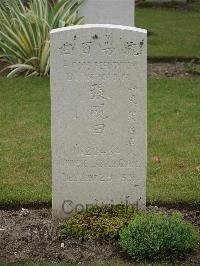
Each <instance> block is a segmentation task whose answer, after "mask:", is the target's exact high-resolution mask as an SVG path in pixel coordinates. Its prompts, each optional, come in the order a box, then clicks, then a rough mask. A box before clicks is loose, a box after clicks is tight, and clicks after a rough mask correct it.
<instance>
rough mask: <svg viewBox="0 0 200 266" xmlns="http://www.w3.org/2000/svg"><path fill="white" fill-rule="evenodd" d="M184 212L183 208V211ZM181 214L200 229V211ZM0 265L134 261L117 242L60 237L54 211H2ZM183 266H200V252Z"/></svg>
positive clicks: (188, 258)
mask: <svg viewBox="0 0 200 266" xmlns="http://www.w3.org/2000/svg"><path fill="white" fill-rule="evenodd" d="M148 209H149V210H154V211H162V212H165V213H172V212H174V211H177V209H168V208H166V207H157V206H149V207H148ZM179 209H180V208H179ZM181 213H182V214H183V217H184V219H185V220H187V221H189V222H191V223H192V224H194V225H195V226H196V227H197V228H198V229H200V208H199V207H197V208H196V209H192V210H186V209H182V210H181ZM0 239H1V240H0V262H4V263H5V262H19V261H23V262H24V261H46V262H50V261H63V260H64V261H68V262H77V263H80V264H83V263H86V265H87V263H89V262H94V261H111V262H113V265H114V262H115V261H118V262H119V261H121V262H127V263H131V265H136V264H134V261H132V260H131V259H128V258H127V256H126V255H125V254H124V253H122V252H121V251H120V248H119V247H118V244H117V242H115V241H107V242H105V241H100V240H88V241H80V240H76V239H73V238H69V237H64V236H62V235H61V234H60V231H59V223H58V222H56V221H53V220H52V217H51V209H50V208H42V209H23V208H22V209H20V210H10V211H9V210H0ZM178 264H181V265H182V264H183V265H200V248H199V249H198V250H197V252H195V253H194V254H192V255H190V256H188V257H187V258H186V259H185V260H184V261H181V262H178ZM176 265H177V264H176Z"/></svg>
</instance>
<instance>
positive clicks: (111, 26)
mask: <svg viewBox="0 0 200 266" xmlns="http://www.w3.org/2000/svg"><path fill="white" fill-rule="evenodd" d="M100 28H106V29H119V30H127V31H133V32H139V33H144V34H147V30H145V29H141V28H136V27H130V26H123V25H114V24H84V25H75V26H68V27H62V28H59V29H53V30H51V31H50V34H51V35H52V34H56V33H58V32H63V31H72V30H78V29H100Z"/></svg>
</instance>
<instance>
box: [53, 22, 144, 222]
mask: <svg viewBox="0 0 200 266" xmlns="http://www.w3.org/2000/svg"><path fill="white" fill-rule="evenodd" d="M146 46H147V44H146V31H145V30H142V29H137V28H132V27H124V26H113V25H83V26H72V27H67V28H63V29H58V30H53V31H52V32H51V100H52V161H53V165H52V167H53V211H54V215H56V216H59V217H64V216H67V215H69V214H71V213H73V212H76V211H78V210H81V209H83V208H86V206H87V205H90V204H99V205H101V204H102V203H103V204H110V203H112V204H118V203H125V204H126V203H128V204H135V205H137V206H138V207H139V208H143V207H144V206H145V202H146V135H147V129H146V123H147V118H146V116H147V103H146V102H147V78H146V77H147V47H146Z"/></svg>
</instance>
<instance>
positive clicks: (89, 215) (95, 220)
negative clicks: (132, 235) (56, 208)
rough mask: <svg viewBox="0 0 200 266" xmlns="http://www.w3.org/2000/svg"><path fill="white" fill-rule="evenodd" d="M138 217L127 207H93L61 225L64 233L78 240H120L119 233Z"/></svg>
mask: <svg viewBox="0 0 200 266" xmlns="http://www.w3.org/2000/svg"><path fill="white" fill-rule="evenodd" d="M136 215H138V211H136V210H135V209H133V208H132V207H128V206H125V205H115V206H113V205H104V206H101V207H97V206H95V207H91V208H89V209H87V210H86V211H83V212H80V213H77V214H75V215H74V216H72V217H70V218H69V219H68V220H67V221H66V222H65V223H64V224H62V225H61V230H62V233H63V234H64V235H66V236H73V237H75V238H78V239H95V238H100V239H103V240H109V239H118V237H119V231H120V230H121V229H122V228H124V227H126V226H127V225H128V224H129V222H130V221H131V220H132V219H134V218H135V216H136Z"/></svg>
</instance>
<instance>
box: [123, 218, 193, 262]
mask: <svg viewBox="0 0 200 266" xmlns="http://www.w3.org/2000/svg"><path fill="white" fill-rule="evenodd" d="M119 244H120V246H121V247H122V249H123V250H124V251H126V252H127V253H128V254H129V255H130V256H131V257H133V258H134V259H136V260H142V259H152V260H156V259H166V258H169V257H170V258H181V257H183V256H184V255H186V254H187V253H189V252H192V251H194V250H195V248H196V247H197V244H198V233H197V231H196V230H195V228H194V227H193V226H192V225H191V224H189V223H187V222H185V221H183V219H182V217H181V215H180V214H179V213H176V214H173V215H172V216H167V215H163V214H159V213H144V214H142V215H140V216H137V217H136V218H135V219H134V220H133V221H132V222H131V223H130V224H129V225H128V227H126V228H124V229H123V230H122V231H121V233H120V240H119Z"/></svg>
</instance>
